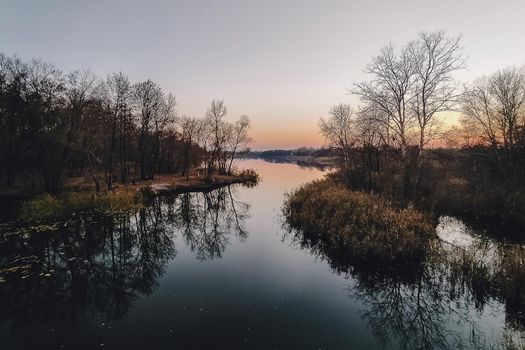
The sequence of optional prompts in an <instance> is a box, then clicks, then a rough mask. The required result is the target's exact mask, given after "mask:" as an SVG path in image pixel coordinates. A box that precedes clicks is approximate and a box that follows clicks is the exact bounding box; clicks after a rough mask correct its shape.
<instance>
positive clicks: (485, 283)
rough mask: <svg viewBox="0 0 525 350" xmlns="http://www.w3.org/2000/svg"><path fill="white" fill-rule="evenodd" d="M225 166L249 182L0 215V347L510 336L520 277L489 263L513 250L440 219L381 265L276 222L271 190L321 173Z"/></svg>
mask: <svg viewBox="0 0 525 350" xmlns="http://www.w3.org/2000/svg"><path fill="white" fill-rule="evenodd" d="M239 166H240V167H252V168H255V169H256V170H257V171H258V172H259V173H260V175H261V176H262V178H263V180H262V182H261V183H260V184H259V185H258V186H257V187H255V188H245V187H240V186H237V187H235V186H234V187H231V188H223V189H220V190H216V191H213V192H210V193H208V194H202V193H192V194H184V195H179V196H176V197H171V198H161V199H157V200H154V201H152V202H151V203H150V204H149V206H148V207H146V208H145V209H143V210H140V211H138V212H136V213H131V214H119V215H103V214H100V213H79V214H77V215H75V216H73V217H70V218H68V219H67V220H66V221H62V222H51V223H45V224H39V225H34V226H33V227H31V228H26V229H17V230H13V229H12V228H11V227H8V226H6V225H3V226H2V227H1V228H0V229H3V230H4V232H6V231H9V230H10V231H9V232H10V233H9V234H8V235H5V236H3V237H2V238H0V282H1V283H0V339H1V340H0V342H1V345H0V348H2V349H34V348H39V349H62V348H64V349H97V348H107V349H147V348H150V349H157V348H158V349H161V348H162V349H163V348H173V349H177V348H180V349H188V348H209V349H223V348H224V349H231V348H246V349H254V348H262V349H291V348H301V349H347V348H352V349H381V348H385V347H386V348H400V347H405V348H415V347H420V348H432V347H434V348H456V347H458V346H463V347H465V348H493V347H497V346H499V345H500V344H501V342H502V341H503V340H505V339H507V341H512V342H514V343H515V344H523V343H520V341H522V340H523V338H521V337H523V326H524V325H525V322H524V320H525V316H524V315H523V311H524V310H525V307H524V303H523V301H524V299H525V298H523V295H522V293H523V291H524V290H525V289H523V288H519V287H520V283H521V285H523V286H524V287H525V283H523V280H524V278H523V274H524V272H523V271H521V270H520V269H519V266H521V265H519V264H518V265H517V267H516V266H515V268H516V271H511V270H512V266H510V267H509V266H507V265H505V266H503V265H502V262H501V260H502V259H503V258H505V259H506V261H509V259H517V260H516V261H522V260H520V259H522V258H523V257H525V254H524V253H523V250H524V249H523V247H522V246H516V245H512V246H511V247H510V248H509V247H507V246H505V245H504V243H501V244H500V243H494V242H487V241H485V240H483V239H481V238H479V237H478V236H476V234H475V233H474V232H470V231H469V228H468V226H466V225H464V224H463V223H462V222H461V221H459V220H456V219H453V218H447V217H443V218H440V221H439V224H438V226H437V231H438V234H439V236H440V237H441V238H442V239H443V240H444V241H447V242H450V243H453V245H452V244H448V243H443V244H440V246H439V247H436V249H437V250H438V254H435V256H433V257H431V258H429V259H428V263H427V265H426V266H425V267H422V271H423V272H422V273H421V275H418V276H419V277H417V278H414V277H413V276H409V277H407V276H403V275H402V274H400V275H395V276H392V275H388V276H383V275H381V274H378V273H376V272H374V271H373V269H372V270H371V271H369V270H366V269H365V270H363V269H362V268H357V267H355V266H351V265H347V264H345V262H344V261H341V259H338V258H337V257H335V256H332V255H331V254H330V252H326V251H323V250H322V249H319V247H317V246H316V245H315V244H313V243H307V242H305V241H304V240H303V238H302V237H301V235H300V233H294V232H287V230H286V229H285V228H283V223H282V218H281V216H280V211H281V207H282V205H283V199H284V194H285V193H286V192H287V191H290V190H291V189H293V188H294V187H297V186H298V185H300V184H301V183H304V182H307V181H310V180H313V179H316V178H319V177H321V176H322V172H321V171H319V170H315V169H307V168H300V167H298V166H296V165H292V164H272V163H265V162H263V161H259V160H246V161H241V162H240V164H239ZM458 256H461V257H462V260H461V261H459V262H458V261H457V260H458V258H457V257H458ZM465 256H467V257H468V260H465V258H464V257H465ZM511 261H514V260H511ZM467 265H468V266H467ZM501 269H504V270H505V272H503V276H502V270H501ZM498 278H503V279H504V280H499V279H498ZM476 283H478V284H480V286H477V285H476ZM505 288H507V290H503V289H505ZM513 293H514V295H512V294H513ZM516 293H517V295H516ZM518 346H519V345H518Z"/></svg>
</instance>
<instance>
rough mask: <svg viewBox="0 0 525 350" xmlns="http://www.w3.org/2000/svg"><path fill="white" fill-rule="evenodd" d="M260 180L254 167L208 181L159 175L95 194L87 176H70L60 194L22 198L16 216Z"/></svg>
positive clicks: (115, 207) (117, 204) (128, 206)
mask: <svg viewBox="0 0 525 350" xmlns="http://www.w3.org/2000/svg"><path fill="white" fill-rule="evenodd" d="M258 181H259V175H258V174H257V173H256V172H255V171H254V170H251V169H247V170H242V171H240V172H238V173H237V174H234V175H216V176H213V177H212V178H211V179H208V180H205V179H204V178H202V177H200V176H197V175H191V176H188V177H186V176H181V175H160V176H157V177H155V179H153V180H146V181H136V182H133V183H128V184H119V183H117V184H115V186H114V189H113V190H112V191H102V192H100V193H96V192H95V187H94V185H93V184H92V183H90V182H88V181H87V180H86V179H84V178H76V179H75V178H73V179H68V181H67V182H66V186H65V188H64V191H63V192H62V193H60V194H53V195H52V194H49V193H41V194H38V195H33V196H30V197H29V198H26V199H25V200H23V201H22V202H21V204H20V208H19V210H17V212H18V213H17V217H18V218H19V219H23V220H29V219H42V218H47V217H61V216H67V215H70V214H72V213H74V212H77V211H80V210H87V209H95V210H98V211H104V212H111V213H115V212H119V211H127V210H133V209H137V208H139V207H140V206H142V205H143V203H144V199H145V196H146V195H147V196H152V195H153V196H156V195H168V194H177V193H183V192H206V191H211V190H213V189H216V188H220V187H223V186H227V185H232V184H246V185H247V186H251V185H255V184H256V183H257V182H258Z"/></svg>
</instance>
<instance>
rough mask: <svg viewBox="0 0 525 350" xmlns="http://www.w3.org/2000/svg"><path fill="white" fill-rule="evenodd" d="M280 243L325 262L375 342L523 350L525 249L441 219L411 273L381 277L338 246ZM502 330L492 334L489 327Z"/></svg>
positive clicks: (294, 233) (293, 237)
mask: <svg viewBox="0 0 525 350" xmlns="http://www.w3.org/2000/svg"><path fill="white" fill-rule="evenodd" d="M284 226H285V227H287V229H288V232H287V233H286V234H285V239H289V240H290V241H291V242H292V244H293V245H296V246H299V247H301V248H302V249H306V250H309V251H310V252H311V253H312V254H314V255H316V256H317V257H319V258H320V259H323V260H325V261H327V262H328V264H329V265H330V266H331V268H332V269H333V270H334V272H336V273H338V274H343V275H345V276H346V277H347V278H348V279H349V280H350V281H351V283H350V285H349V286H348V294H349V296H350V297H351V299H355V300H357V301H360V302H362V303H363V305H364V306H365V307H364V309H363V310H362V311H361V316H362V318H363V319H364V320H365V321H366V322H367V324H368V326H369V327H370V329H371V330H372V331H373V333H374V335H375V337H376V338H377V339H378V340H379V341H380V342H381V343H382V344H383V346H386V347H394V348H397V347H400V348H404V349H434V348H438V349H449V348H463V347H468V348H476V349H478V348H500V347H503V348H523V346H525V342H524V339H525V338H524V337H525V317H524V315H525V314H524V312H525V246H524V245H516V244H506V243H501V242H494V241H491V240H489V239H486V238H482V237H481V236H476V235H474V234H473V232H472V229H471V228H469V227H468V226H466V225H465V224H463V223H462V222H461V221H459V220H457V219H454V218H450V217H442V218H441V219H440V222H439V225H438V227H437V233H438V237H439V239H436V240H435V241H434V242H433V243H432V244H431V245H430V247H429V248H428V251H427V254H426V257H425V260H424V261H423V262H421V264H419V265H418V266H413V268H412V269H407V270H401V269H384V268H383V267H381V266H377V265H375V264H374V262H373V261H371V262H369V263H368V264H364V263H362V262H360V261H355V260H352V258H351V257H349V256H348V254H347V253H346V254H345V252H342V251H341V248H340V246H339V244H337V242H327V241H324V240H323V235H319V234H317V233H315V232H313V233H309V232H305V231H302V230H295V229H290V228H289V227H288V226H287V224H286V222H285V225H284ZM498 318H500V319H503V320H504V321H503V322H504V325H503V326H502V327H500V328H501V329H499V330H497V331H496V332H494V331H493V330H492V329H489V328H490V327H488V325H490V324H491V322H495V321H494V320H497V319H498Z"/></svg>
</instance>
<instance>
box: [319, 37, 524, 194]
mask: <svg viewBox="0 0 525 350" xmlns="http://www.w3.org/2000/svg"><path fill="white" fill-rule="evenodd" d="M463 51H464V50H463V47H462V44H461V36H455V37H453V36H449V35H448V34H447V33H446V32H445V31H436V32H420V33H419V34H418V35H417V37H416V38H415V39H413V40H411V41H409V42H408V43H407V44H405V45H404V46H403V47H401V48H396V47H395V46H394V45H393V44H388V45H386V46H385V47H383V48H382V49H381V51H380V52H379V54H378V55H377V56H376V57H374V58H373V59H372V60H371V62H370V63H369V64H368V65H367V66H366V68H365V70H364V72H365V73H366V75H367V76H368V79H367V80H365V81H362V82H357V83H355V84H354V85H353V87H352V88H351V89H350V93H352V94H354V95H355V96H357V97H358V98H359V100H360V104H359V106H358V108H355V109H354V108H353V107H352V106H350V105H349V104H339V105H336V106H333V107H332V108H331V110H330V115H329V117H328V118H321V120H320V124H319V126H320V132H321V134H322V135H323V136H324V138H325V139H326V140H327V142H328V144H329V145H330V146H332V147H333V148H334V149H335V150H337V152H338V155H339V160H340V161H339V165H340V170H341V172H340V173H341V174H342V175H343V177H344V179H345V181H346V182H347V183H348V184H350V185H354V186H358V187H362V188H363V187H365V188H367V189H370V190H373V191H383V192H385V193H389V194H399V195H402V196H404V197H407V196H408V197H416V196H420V195H421V194H422V193H423V194H425V195H428V194H429V193H428V192H429V190H428V189H429V187H432V185H433V184H432V183H435V182H439V181H443V180H445V178H448V179H451V178H454V177H461V180H462V181H465V182H467V183H468V185H469V186H468V187H469V191H471V192H472V191H478V190H479V189H480V187H484V188H487V187H488V188H489V190H491V189H494V188H496V187H497V188H498V189H501V190H502V191H503V192H509V191H515V190H516V187H520V186H521V187H523V186H522V183H523V177H524V174H525V171H524V170H525V132H524V130H525V68H524V67H507V68H503V69H500V70H497V71H496V72H494V73H492V74H490V75H488V76H482V77H480V78H478V79H476V80H475V81H473V82H471V83H465V84H462V83H460V82H459V81H458V80H457V79H456V78H455V74H456V73H457V72H458V71H460V70H463V69H465V68H466V57H465V55H464V52H463ZM447 112H456V113H459V115H460V117H459V123H458V124H457V125H454V126H452V127H446V124H445V123H444V116H445V115H446V113H447ZM430 146H432V147H430ZM439 149H440V150H441V151H442V152H439ZM444 149H448V151H449V152H448V153H447V152H444ZM451 152H452V153H451ZM436 168H439V169H442V170H443V171H444V172H443V173H441V174H440V175H442V177H443V178H441V179H440V178H437V176H438V175H437V173H436V172H435V170H436ZM445 170H446V171H447V172H446V173H445ZM431 182H432V183H431ZM434 187H435V186H434ZM491 187H492V188H491ZM425 191H426V192H427V193H425ZM484 191H485V190H484ZM430 192H431V191H430ZM485 192H487V191H485Z"/></svg>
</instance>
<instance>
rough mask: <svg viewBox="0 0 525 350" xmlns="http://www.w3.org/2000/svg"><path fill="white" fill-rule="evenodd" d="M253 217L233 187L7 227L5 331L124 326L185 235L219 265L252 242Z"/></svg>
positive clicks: (0, 266) (0, 268) (1, 265)
mask: <svg viewBox="0 0 525 350" xmlns="http://www.w3.org/2000/svg"><path fill="white" fill-rule="evenodd" d="M248 211H249V205H248V204H246V203H243V202H240V201H238V200H237V199H236V198H235V194H234V189H233V188H231V187H225V188H221V189H218V190H214V191H211V192H208V193H185V194H182V195H179V196H173V197H164V198H155V199H153V200H152V201H151V202H150V203H148V205H147V206H145V207H144V208H142V209H140V210H138V211H136V212H129V213H119V214H103V213H97V212H83V213H78V214H76V215H73V216H72V217H70V218H67V220H63V221H56V222H46V223H38V224H34V225H33V226H31V227H28V226H18V227H14V226H12V225H9V226H8V225H3V226H2V227H1V228H0V230H2V231H4V232H3V233H2V234H1V235H0V322H1V323H0V325H1V326H3V327H7V328H10V329H13V330H16V329H19V328H22V327H24V326H27V325H29V324H31V323H33V322H45V321H46V320H50V319H53V320H60V321H67V322H71V323H77V322H78V321H79V320H80V319H82V318H89V317H94V316H98V317H100V318H102V319H103V320H106V321H113V320H118V319H121V318H123V317H124V316H126V314H127V313H128V310H129V309H130V307H131V306H132V305H133V303H134V302H135V301H136V300H137V299H139V298H141V297H143V296H148V295H150V294H151V293H153V292H154V291H155V289H156V288H157V287H158V285H159V279H160V277H161V276H163V274H164V273H165V272H166V269H167V265H168V262H169V261H171V260H172V259H173V258H175V256H176V255H177V250H176V247H175V244H174V238H175V235H177V234H178V231H180V234H182V235H183V236H184V241H185V242H186V243H187V244H188V245H189V246H190V247H191V250H192V251H194V252H195V254H196V256H197V258H198V259H213V258H219V257H221V256H222V254H223V252H224V250H225V249H226V247H227V245H228V243H229V240H230V238H231V236H232V235H235V236H237V237H239V238H240V239H246V237H247V235H248V233H247V232H246V230H245V228H244V220H245V219H246V218H247V217H248Z"/></svg>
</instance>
